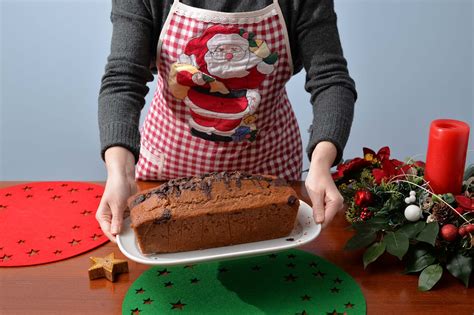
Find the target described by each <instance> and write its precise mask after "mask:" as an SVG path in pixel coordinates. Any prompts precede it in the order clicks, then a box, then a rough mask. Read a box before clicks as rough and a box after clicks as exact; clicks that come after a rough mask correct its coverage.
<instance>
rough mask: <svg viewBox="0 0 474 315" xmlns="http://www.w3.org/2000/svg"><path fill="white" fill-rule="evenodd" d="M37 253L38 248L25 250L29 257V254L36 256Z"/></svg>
mask: <svg viewBox="0 0 474 315" xmlns="http://www.w3.org/2000/svg"><path fill="white" fill-rule="evenodd" d="M38 253H39V249H31V250H30V251H29V252H27V254H28V255H29V256H30V257H31V256H36V255H38Z"/></svg>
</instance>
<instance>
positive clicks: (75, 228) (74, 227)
mask: <svg viewBox="0 0 474 315" xmlns="http://www.w3.org/2000/svg"><path fill="white" fill-rule="evenodd" d="M72 229H73V230H79V229H80V226H79V225H74V226H73V227H72Z"/></svg>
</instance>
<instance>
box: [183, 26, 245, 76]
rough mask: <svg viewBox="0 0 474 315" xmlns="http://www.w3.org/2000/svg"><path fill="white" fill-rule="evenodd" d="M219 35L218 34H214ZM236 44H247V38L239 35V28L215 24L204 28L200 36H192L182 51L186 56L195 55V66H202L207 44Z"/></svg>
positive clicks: (207, 48)
mask: <svg viewBox="0 0 474 315" xmlns="http://www.w3.org/2000/svg"><path fill="white" fill-rule="evenodd" d="M216 35H219V36H216ZM222 35H232V36H222ZM230 43H233V44H236V43H240V44H242V45H247V46H248V40H247V39H245V38H244V37H242V36H240V35H239V28H237V27H233V26H231V27H229V26H223V25H215V26H211V27H209V28H208V29H206V30H205V31H204V32H203V33H202V34H201V36H199V37H196V38H193V39H192V40H190V41H189V43H188V44H187V45H186V48H185V50H184V53H185V54H186V55H188V56H191V55H194V56H196V63H197V66H199V67H203V66H205V64H206V62H205V60H204V55H205V54H206V53H207V52H208V50H209V46H214V45H217V44H219V45H223V44H230Z"/></svg>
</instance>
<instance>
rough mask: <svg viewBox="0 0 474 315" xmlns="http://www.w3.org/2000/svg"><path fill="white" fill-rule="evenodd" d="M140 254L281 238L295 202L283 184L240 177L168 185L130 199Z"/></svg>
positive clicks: (210, 177)
mask: <svg viewBox="0 0 474 315" xmlns="http://www.w3.org/2000/svg"><path fill="white" fill-rule="evenodd" d="M129 208H130V217H131V222H132V228H133V230H134V232H135V235H136V238H137V242H138V246H139V248H140V250H141V251H142V253H143V254H153V253H171V252H181V251H189V250H197V249H204V248H212V247H220V246H226V245H232V244H241V243H248V242H256V241H261V240H267V239H274V238H279V237H284V236H287V235H289V234H290V232H291V231H292V230H293V227H294V224H295V221H296V214H297V212H298V208H299V200H298V198H297V197H296V193H295V191H294V190H293V189H292V188H291V187H290V186H289V185H288V184H287V183H286V181H284V180H282V179H278V178H274V177H270V176H260V175H250V174H245V173H241V172H222V173H211V174H206V175H203V176H200V177H188V178H180V179H174V180H170V181H169V182H167V183H165V184H163V185H161V186H159V187H157V188H152V189H149V190H146V191H142V192H140V193H138V194H136V195H134V196H133V197H131V198H130V199H129Z"/></svg>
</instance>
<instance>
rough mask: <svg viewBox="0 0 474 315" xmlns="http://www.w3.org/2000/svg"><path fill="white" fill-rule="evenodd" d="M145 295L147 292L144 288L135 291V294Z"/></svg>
mask: <svg viewBox="0 0 474 315" xmlns="http://www.w3.org/2000/svg"><path fill="white" fill-rule="evenodd" d="M143 293H145V290H143V288H140V289H135V294H143Z"/></svg>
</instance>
